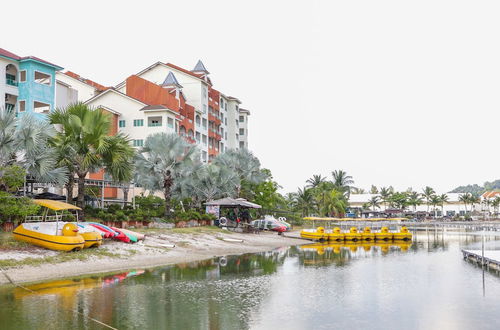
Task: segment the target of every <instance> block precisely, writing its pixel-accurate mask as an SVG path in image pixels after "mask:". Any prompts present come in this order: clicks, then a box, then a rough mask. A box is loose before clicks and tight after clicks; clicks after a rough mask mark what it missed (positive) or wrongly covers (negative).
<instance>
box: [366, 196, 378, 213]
mask: <svg viewBox="0 0 500 330" xmlns="http://www.w3.org/2000/svg"><path fill="white" fill-rule="evenodd" d="M368 205H369V206H370V207H371V208H372V210H373V211H375V209H376V208H377V209H378V208H379V207H380V196H372V198H370V199H369V200H368Z"/></svg>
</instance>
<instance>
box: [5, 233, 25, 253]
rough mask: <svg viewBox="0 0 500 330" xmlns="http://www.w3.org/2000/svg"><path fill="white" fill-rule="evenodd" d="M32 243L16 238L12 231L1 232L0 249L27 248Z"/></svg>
mask: <svg viewBox="0 0 500 330" xmlns="http://www.w3.org/2000/svg"><path fill="white" fill-rule="evenodd" d="M30 246H31V245H30V244H28V243H26V242H19V241H16V240H15V239H14V235H12V233H0V251H1V250H15V249H25V248H28V247H30Z"/></svg>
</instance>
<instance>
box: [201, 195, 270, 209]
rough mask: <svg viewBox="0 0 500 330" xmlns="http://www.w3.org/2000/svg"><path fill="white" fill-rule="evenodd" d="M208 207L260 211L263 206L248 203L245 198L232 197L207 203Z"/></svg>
mask: <svg viewBox="0 0 500 330" xmlns="http://www.w3.org/2000/svg"><path fill="white" fill-rule="evenodd" d="M205 205H207V206H226V207H243V208H252V209H260V208H262V206H260V205H259V204H255V203H252V202H249V201H247V200H246V199H243V198H238V199H234V198H231V197H226V198H222V199H218V200H215V201H210V202H206V203H205Z"/></svg>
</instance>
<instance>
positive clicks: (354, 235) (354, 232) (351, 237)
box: [344, 227, 363, 242]
mask: <svg viewBox="0 0 500 330" xmlns="http://www.w3.org/2000/svg"><path fill="white" fill-rule="evenodd" d="M344 237H345V240H346V241H353V242H356V241H360V240H361V239H362V237H363V236H362V235H361V233H358V229H357V228H356V227H351V229H350V230H349V232H348V233H344Z"/></svg>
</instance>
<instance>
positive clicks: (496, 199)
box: [491, 196, 500, 216]
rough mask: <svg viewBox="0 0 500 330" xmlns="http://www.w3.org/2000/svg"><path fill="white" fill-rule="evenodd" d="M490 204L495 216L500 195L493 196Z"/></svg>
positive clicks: (499, 203)
mask: <svg viewBox="0 0 500 330" xmlns="http://www.w3.org/2000/svg"><path fill="white" fill-rule="evenodd" d="M491 206H493V212H495V216H498V208H499V206H500V196H495V198H494V199H493V200H492V201H491Z"/></svg>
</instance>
